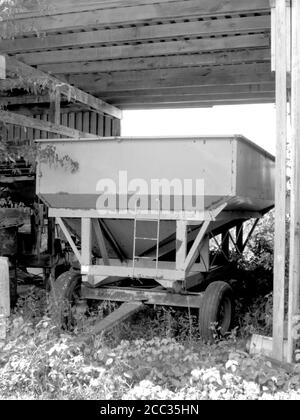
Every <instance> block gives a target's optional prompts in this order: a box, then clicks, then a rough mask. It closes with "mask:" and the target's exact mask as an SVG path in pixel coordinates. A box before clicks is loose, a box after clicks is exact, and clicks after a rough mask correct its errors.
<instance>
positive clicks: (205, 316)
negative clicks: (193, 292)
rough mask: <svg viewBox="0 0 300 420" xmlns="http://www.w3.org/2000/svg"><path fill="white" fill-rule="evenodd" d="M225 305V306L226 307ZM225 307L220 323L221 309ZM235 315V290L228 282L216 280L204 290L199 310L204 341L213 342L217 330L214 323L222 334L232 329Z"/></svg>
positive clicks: (200, 328)
mask: <svg viewBox="0 0 300 420" xmlns="http://www.w3.org/2000/svg"><path fill="white" fill-rule="evenodd" d="M224 305H225V308H224ZM222 307H223V308H224V314H223V319H222V321H221V324H220V319H219V318H220V310H222ZM233 317H234V299H233V291H232V289H231V287H230V286H229V284H228V283H226V282H224V281H214V282H213V283H211V284H210V285H209V286H208V287H207V288H206V289H205V292H204V296H203V299H202V302H201V307H200V310H199V331H200V335H201V337H202V339H203V340H204V341H208V342H212V341H214V339H215V335H216V332H215V331H214V330H213V328H212V325H216V324H217V327H220V329H219V328H218V332H219V335H220V336H225V334H226V333H227V332H228V331H230V327H231V326H232V321H233Z"/></svg>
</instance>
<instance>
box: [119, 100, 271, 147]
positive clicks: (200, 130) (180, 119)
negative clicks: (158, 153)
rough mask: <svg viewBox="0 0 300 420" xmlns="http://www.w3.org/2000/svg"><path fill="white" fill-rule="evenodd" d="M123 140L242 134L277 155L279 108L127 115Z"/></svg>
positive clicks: (241, 107) (243, 107) (236, 107)
mask: <svg viewBox="0 0 300 420" xmlns="http://www.w3.org/2000/svg"><path fill="white" fill-rule="evenodd" d="M123 115H124V117H123V121H122V136H159V135H164V136H172V135H173V136H174V135H206V134H207V135H209V134H211V135H214V134H215V135H222V134H226V135H227V134H242V135H244V136H245V137H247V138H248V139H249V140H252V141H253V142H255V143H257V144H258V145H259V146H261V147H263V148H264V149H266V150H268V151H269V152H271V153H273V154H275V133H276V129H275V105H270V104H262V105H232V106H216V107H213V108H192V109H174V110H168V109H167V110H165V109H163V110H149V111H148V110H147V111H124V114H123Z"/></svg>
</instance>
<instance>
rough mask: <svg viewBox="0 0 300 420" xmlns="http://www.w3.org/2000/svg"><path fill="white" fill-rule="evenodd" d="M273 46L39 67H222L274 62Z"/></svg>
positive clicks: (91, 69) (55, 69)
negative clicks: (272, 55) (271, 49)
mask: <svg viewBox="0 0 300 420" xmlns="http://www.w3.org/2000/svg"><path fill="white" fill-rule="evenodd" d="M270 60H271V53H270V49H269V48H261V49H254V50H238V51H224V52H214V53H203V54H189V55H177V56H175V55H172V56H160V57H142V58H128V59H121V60H102V61H89V62H76V63H73V62H69V63H62V64H60V63H58V64H42V65H40V66H38V68H39V69H40V70H42V71H47V72H50V73H52V74H66V73H67V74H76V73H77V74H78V73H82V74H84V73H105V72H117V71H130V70H151V69H161V68H171V67H175V68H180V67H201V66H222V65H230V64H240V63H245V62H250V63H251V62H252V63H253V62H261V61H266V62H268V61H270Z"/></svg>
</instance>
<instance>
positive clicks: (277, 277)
mask: <svg viewBox="0 0 300 420" xmlns="http://www.w3.org/2000/svg"><path fill="white" fill-rule="evenodd" d="M275 16H276V18H275V21H276V39H275V53H276V57H275V68H276V120H277V122H276V124H277V127H276V130H277V139H276V172H275V176H276V185H275V244H274V286H273V308H274V310H273V341H272V343H273V357H274V359H276V360H280V361H283V342H284V341H283V337H284V335H283V334H284V286H285V261H286V249H285V248H286V240H285V235H286V225H285V218H286V147H287V54H286V53H285V52H286V51H287V47H288V42H287V35H288V34H287V2H286V0H277V2H276V11H275Z"/></svg>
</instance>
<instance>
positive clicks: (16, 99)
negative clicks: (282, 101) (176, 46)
mask: <svg viewBox="0 0 300 420" xmlns="http://www.w3.org/2000/svg"><path fill="white" fill-rule="evenodd" d="M274 92H275V84H274V83H262V84H245V85H223V86H220V85H217V86H200V87H198V86H192V87H179V88H165V89H149V90H137V91H134V92H131V91H122V92H104V93H103V94H102V96H103V98H105V99H106V100H108V101H116V100H119V102H122V100H123V98H125V99H127V98H132V97H134V98H136V100H137V102H138V101H139V98H151V97H153V100H155V98H156V97H161V96H164V97H166V98H172V97H174V96H182V97H184V96H189V95H196V94H198V95H215V96H218V95H224V94H238V93H240V94H248V93H249V94H254V93H256V94H257V95H259V94H260V93H274ZM38 104H41V105H43V104H44V106H47V105H48V104H49V96H48V95H39V96H34V95H20V96H8V97H3V96H2V97H0V106H6V107H15V108H16V109H19V108H20V107H23V106H27V108H28V109H30V108H29V107H30V106H34V105H38ZM61 107H62V109H64V110H65V112H67V111H68V110H70V109H76V110H80V107H81V105H79V104H78V105H76V104H72V103H69V102H64V101H62V103H61ZM20 109H21V108H20ZM22 109H23V108H22ZM86 109H88V108H84V110H86ZM81 110H82V108H81Z"/></svg>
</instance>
